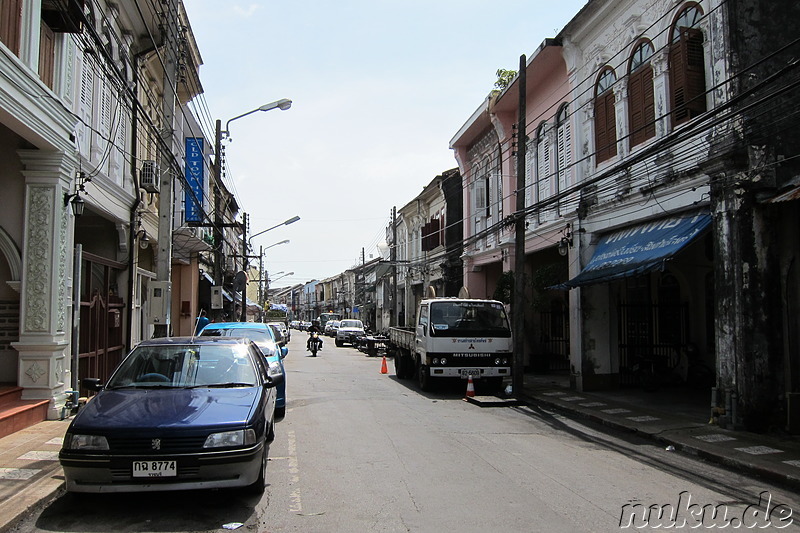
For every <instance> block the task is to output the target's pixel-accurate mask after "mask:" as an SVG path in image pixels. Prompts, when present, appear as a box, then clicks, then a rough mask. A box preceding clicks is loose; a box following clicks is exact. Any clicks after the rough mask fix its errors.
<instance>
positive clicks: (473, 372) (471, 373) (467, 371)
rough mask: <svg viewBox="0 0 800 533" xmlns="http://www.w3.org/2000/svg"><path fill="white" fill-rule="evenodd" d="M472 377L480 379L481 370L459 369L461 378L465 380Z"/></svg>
mask: <svg viewBox="0 0 800 533" xmlns="http://www.w3.org/2000/svg"><path fill="white" fill-rule="evenodd" d="M470 376H472V377H473V378H479V377H481V369H480V368H462V369H461V377H462V378H464V379H466V378H468V377H470Z"/></svg>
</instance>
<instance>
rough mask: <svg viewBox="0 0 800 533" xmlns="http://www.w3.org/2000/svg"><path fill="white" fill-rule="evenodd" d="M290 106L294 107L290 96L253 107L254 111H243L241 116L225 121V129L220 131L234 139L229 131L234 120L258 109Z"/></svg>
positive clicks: (286, 107) (282, 108)
mask: <svg viewBox="0 0 800 533" xmlns="http://www.w3.org/2000/svg"><path fill="white" fill-rule="evenodd" d="M290 107H292V101H291V100H289V99H288V98H281V99H280V100H276V101H275V102H270V103H269V104H264V105H262V106H261V107H257V108H255V109H253V110H252V111H248V112H247V113H242V114H241V115H239V116H236V117H233V118H232V119H230V120H229V121H228V122H226V123H225V130H224V131H222V132H220V133H221V135H223V136H224V137H225V138H226V139H228V140H229V141H232V140H233V139H231V137H230V132H229V131H228V127H229V126H230V124H231V122H233V121H234V120H238V119H240V118H242V117H246V116H247V115H251V114H253V113H255V112H257V111H270V110H272V109H275V108H277V109H280V110H281V111H286V110H287V109H289V108H290Z"/></svg>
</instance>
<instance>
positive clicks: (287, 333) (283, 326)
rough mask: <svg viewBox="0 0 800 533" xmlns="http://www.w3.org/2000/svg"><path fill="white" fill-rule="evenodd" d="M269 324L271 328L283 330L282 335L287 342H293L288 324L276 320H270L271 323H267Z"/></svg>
mask: <svg viewBox="0 0 800 533" xmlns="http://www.w3.org/2000/svg"><path fill="white" fill-rule="evenodd" d="M267 324H268V325H270V326H275V327H277V328H278V329H280V330H281V334H282V335H283V339H284V340H285V341H286V342H289V341H290V340H292V333H291V332H290V331H289V328H288V327H286V323H285V322H280V321H276V320H270V321H267Z"/></svg>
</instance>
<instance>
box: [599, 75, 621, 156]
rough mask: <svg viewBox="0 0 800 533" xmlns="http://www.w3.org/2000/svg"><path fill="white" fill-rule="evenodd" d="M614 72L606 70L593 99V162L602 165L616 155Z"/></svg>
mask: <svg viewBox="0 0 800 533" xmlns="http://www.w3.org/2000/svg"><path fill="white" fill-rule="evenodd" d="M615 81H616V76H615V75H614V71H612V70H611V69H606V70H605V71H604V72H602V73H601V74H600V77H599V78H598V81H597V89H596V95H597V96H595V99H594V145H595V162H596V163H602V162H603V161H605V160H607V159H610V158H612V157H614V156H615V155H617V122H616V117H615V113H614V91H613V90H611V86H612V85H613V84H614V82H615Z"/></svg>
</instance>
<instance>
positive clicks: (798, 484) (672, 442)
mask: <svg viewBox="0 0 800 533" xmlns="http://www.w3.org/2000/svg"><path fill="white" fill-rule="evenodd" d="M523 398H524V401H525V403H527V404H533V405H540V406H547V407H549V408H552V409H554V410H556V411H558V412H560V413H562V414H566V415H570V416H571V417H573V418H583V419H586V420H591V421H592V422H595V423H597V424H599V425H601V426H604V427H608V428H611V429H614V430H617V431H620V432H625V433H635V434H637V435H640V436H642V437H645V438H647V439H649V440H652V441H654V442H657V443H660V444H663V445H669V446H674V447H675V449H676V450H677V451H680V452H681V453H685V454H688V455H692V456H695V457H699V458H701V459H703V460H706V461H709V462H711V463H714V464H717V465H721V466H724V467H726V468H731V469H735V470H741V471H743V472H746V473H748V474H750V475H752V476H754V477H758V478H760V479H763V480H765V481H769V482H772V483H775V484H779V485H782V486H784V487H786V488H790V489H793V490H800V478H799V477H797V476H792V475H790V474H787V473H786V472H785V471H779V470H777V469H775V468H769V467H767V466H762V465H759V464H756V463H754V462H751V461H743V460H741V459H738V458H735V457H730V456H726V455H722V454H721V453H717V452H715V451H711V450H707V449H703V448H701V447H700V446H693V445H691V444H688V443H687V442H685V441H683V440H680V439H675V438H673V437H670V436H668V435H663V434H661V433H660V432H659V434H656V433H651V432H648V431H641V430H640V429H638V428H636V427H635V426H631V425H630V424H624V423H620V422H616V421H614V420H610V419H608V418H606V417H602V416H599V415H597V414H595V413H590V412H586V411H582V410H579V409H570V408H569V407H566V406H564V405H561V404H559V403H556V402H553V401H550V400H547V399H543V398H540V397H537V396H530V395H523ZM697 427H699V425H698V426H697ZM668 431H677V430H668Z"/></svg>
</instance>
